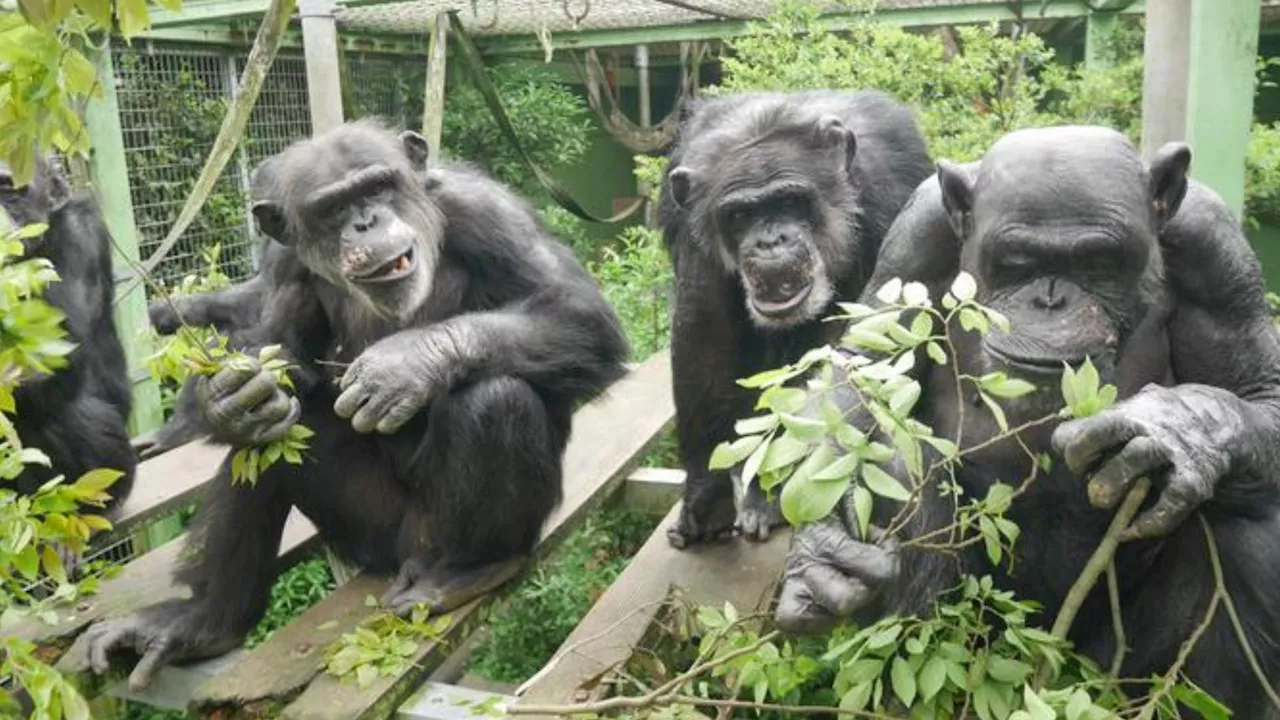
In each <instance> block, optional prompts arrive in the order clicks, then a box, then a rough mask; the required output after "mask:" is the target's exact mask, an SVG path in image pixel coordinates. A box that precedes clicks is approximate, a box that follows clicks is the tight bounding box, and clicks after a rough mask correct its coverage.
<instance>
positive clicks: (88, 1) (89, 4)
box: [76, 0, 111, 28]
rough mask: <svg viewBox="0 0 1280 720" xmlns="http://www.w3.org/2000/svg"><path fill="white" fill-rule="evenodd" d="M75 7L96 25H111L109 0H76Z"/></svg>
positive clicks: (106, 26)
mask: <svg viewBox="0 0 1280 720" xmlns="http://www.w3.org/2000/svg"><path fill="white" fill-rule="evenodd" d="M76 7H78V8H80V12H82V13H84V14H85V15H88V16H89V18H90V19H92V20H93V22H94V23H95V24H96V25H97V26H98V27H100V28H109V27H111V0H76Z"/></svg>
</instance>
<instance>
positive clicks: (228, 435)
mask: <svg viewBox="0 0 1280 720" xmlns="http://www.w3.org/2000/svg"><path fill="white" fill-rule="evenodd" d="M196 395H197V397H198V398H199V400H200V409H201V411H202V412H203V413H204V417H205V420H207V421H208V423H209V425H210V427H211V429H212V430H213V435H214V437H215V438H217V439H218V440H220V441H222V442H226V443H230V444H231V445H236V446H240V447H246V446H251V445H263V444H266V443H269V442H274V441H276V440H279V439H281V438H283V437H284V436H285V434H286V433H288V432H289V428H290V427H292V426H293V424H294V423H296V422H297V421H298V418H299V417H301V416H302V405H301V403H299V402H298V399H297V398H295V397H291V396H290V395H289V394H288V393H286V392H285V391H284V389H283V388H281V387H280V385H279V383H277V382H276V378H275V376H274V375H272V374H271V372H269V371H267V370H264V369H263V368H262V365H260V364H259V363H258V362H257V361H256V360H253V359H251V358H248V359H247V362H243V364H238V366H237V367H226V368H223V369H222V370H220V371H218V373H217V374H215V375H214V376H213V377H201V378H199V379H198V380H197V383H196Z"/></svg>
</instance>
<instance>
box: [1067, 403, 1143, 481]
mask: <svg viewBox="0 0 1280 720" xmlns="http://www.w3.org/2000/svg"><path fill="white" fill-rule="evenodd" d="M1141 433H1142V427H1141V426H1140V425H1139V424H1138V423H1136V422H1134V421H1133V420H1131V419H1129V418H1128V417H1126V416H1125V415H1124V414H1123V413H1119V412H1116V411H1114V410H1104V411H1103V412H1101V413H1100V414H1098V415H1095V416H1093V417H1089V418H1082V419H1079V420H1072V421H1070V422H1065V423H1062V424H1061V425H1059V426H1058V428H1057V429H1056V430H1054V431H1053V439H1052V442H1053V448H1054V450H1057V451H1058V454H1059V455H1061V456H1062V459H1063V460H1065V461H1066V463H1067V467H1068V468H1070V469H1071V472H1074V473H1076V474H1082V473H1084V472H1086V471H1087V470H1088V469H1089V468H1091V467H1093V465H1094V463H1096V462H1098V460H1099V458H1101V457H1102V456H1104V455H1106V454H1107V453H1108V452H1110V451H1112V450H1115V449H1116V448H1118V447H1119V446H1121V445H1124V444H1126V443H1128V442H1129V441H1130V440H1132V439H1133V438H1134V437H1136V436H1138V435H1140V434H1141Z"/></svg>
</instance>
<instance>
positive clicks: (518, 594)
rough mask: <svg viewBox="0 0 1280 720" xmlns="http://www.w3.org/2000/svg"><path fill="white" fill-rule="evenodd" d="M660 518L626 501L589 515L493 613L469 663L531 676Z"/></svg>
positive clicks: (504, 676)
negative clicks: (623, 505) (484, 637)
mask: <svg viewBox="0 0 1280 720" xmlns="http://www.w3.org/2000/svg"><path fill="white" fill-rule="evenodd" d="M656 525H657V518H654V517H649V516H647V515H643V514H640V513H638V512H636V511H633V510H628V509H626V508H616V509H607V510H604V511H600V512H597V513H595V514H594V515H592V516H591V517H589V518H588V519H587V521H586V523H585V524H584V525H583V526H582V527H581V528H579V529H578V530H576V531H575V532H573V533H572V534H570V535H569V537H568V538H566V539H565V542H564V544H563V545H562V546H561V547H560V549H559V550H558V551H557V552H556V553H555V554H553V555H552V556H551V558H550V559H549V561H548V562H545V563H543V564H542V565H540V566H539V567H538V568H537V569H535V570H534V571H533V573H532V574H530V575H529V576H528V577H526V578H525V579H524V580H522V581H521V582H520V583H519V584H518V585H516V586H515V587H514V588H513V589H512V590H510V591H509V593H508V595H507V597H506V599H505V601H504V602H503V603H502V604H501V605H500V606H499V607H498V608H497V609H495V610H494V611H493V613H492V614H491V615H490V616H489V621H488V624H489V637H488V639H487V640H486V641H485V642H484V643H483V644H482V645H480V646H479V647H478V648H476V651H475V653H474V654H473V655H472V656H471V663H470V667H469V670H470V671H471V672H474V673H476V674H477V675H480V676H482V677H486V678H489V679H490V680H495V681H498V682H508V683H519V682H523V681H524V680H527V679H528V678H529V677H530V676H532V675H533V674H534V673H536V672H537V671H538V670H539V669H541V668H542V666H543V665H545V664H546V662H547V661H548V660H550V659H551V656H552V654H553V653H555V651H556V648H558V647H560V644H561V643H562V642H564V639H565V638H566V637H568V636H569V633H570V632H572V631H573V628H574V627H575V626H576V625H577V624H578V621H579V620H581V619H582V617H583V616H584V615H586V614H587V610H589V609H591V606H592V605H594V604H595V601H596V600H597V599H598V598H599V597H600V595H601V594H602V593H603V592H604V591H605V589H607V588H608V587H609V585H610V584H611V583H612V582H613V581H614V579H615V578H617V577H618V575H619V574H621V572H622V570H623V568H625V567H626V565H627V562H628V561H629V560H630V559H631V557H632V556H633V555H635V553H636V551H638V550H639V549H640V546H641V545H643V544H644V541H645V540H647V539H648V537H649V535H650V533H652V532H653V529H654V527H655V526H656Z"/></svg>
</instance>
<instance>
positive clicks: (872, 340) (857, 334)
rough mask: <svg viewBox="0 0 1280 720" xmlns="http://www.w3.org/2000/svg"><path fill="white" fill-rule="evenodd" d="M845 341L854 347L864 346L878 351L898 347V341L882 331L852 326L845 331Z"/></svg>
mask: <svg viewBox="0 0 1280 720" xmlns="http://www.w3.org/2000/svg"><path fill="white" fill-rule="evenodd" d="M844 339H845V342H846V343H848V344H850V345H853V346H855V347H860V348H865V349H867V350H878V351H880V352H892V351H893V350H897V349H898V343H896V342H894V341H893V340H890V339H889V338H888V337H886V336H885V335H884V334H882V333H877V332H871V331H870V330H860V329H858V328H853V329H851V330H849V332H847V333H845V336H844Z"/></svg>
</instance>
